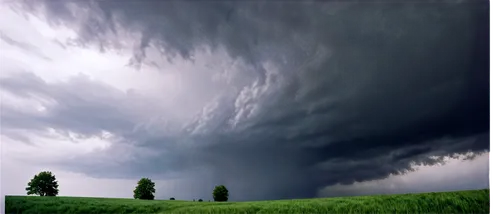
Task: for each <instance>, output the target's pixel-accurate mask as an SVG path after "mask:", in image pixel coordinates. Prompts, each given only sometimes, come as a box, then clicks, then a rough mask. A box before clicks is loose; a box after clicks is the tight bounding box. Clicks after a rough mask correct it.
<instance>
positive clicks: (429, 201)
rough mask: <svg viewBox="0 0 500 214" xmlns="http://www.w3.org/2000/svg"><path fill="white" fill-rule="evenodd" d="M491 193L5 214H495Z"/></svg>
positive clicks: (116, 202) (86, 203)
mask: <svg viewBox="0 0 500 214" xmlns="http://www.w3.org/2000/svg"><path fill="white" fill-rule="evenodd" d="M489 193H490V191H489V189H484V190H470V191H457V192H439V193H419V194H402V195H377V196H357V197H337V198H316V199H297V200H277V201H255V202H193V201H170V200H153V201H146V200H134V199H113V198H81V197H35V196H6V197H5V213H51V214H55V213H75V214H76V213H82V214H83V213H85V214H91V213H141V214H144V213H228V214H239V213H247V214H249V213H489V207H490V197H489Z"/></svg>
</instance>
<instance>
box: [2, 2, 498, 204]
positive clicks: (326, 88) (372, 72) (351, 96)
mask: <svg viewBox="0 0 500 214" xmlns="http://www.w3.org/2000/svg"><path fill="white" fill-rule="evenodd" d="M26 3H27V4H25V5H24V6H29V9H31V10H32V11H36V10H38V9H40V8H42V12H43V13H44V14H46V15H47V18H48V20H49V21H50V22H51V23H53V24H64V25H66V26H69V27H72V28H74V29H77V31H78V33H79V36H80V38H79V39H80V42H81V44H83V45H87V44H99V45H100V47H101V48H102V49H103V50H107V49H115V48H120V44H117V43H116V42H115V38H117V37H119V36H120V35H119V32H122V30H123V29H124V30H125V31H132V32H139V33H141V35H142V37H141V39H140V40H138V41H135V42H136V44H137V49H136V51H135V54H134V56H132V62H135V63H141V62H143V61H144V60H145V59H146V58H148V57H149V55H147V54H146V53H147V48H154V49H157V50H159V51H160V52H162V53H164V55H165V56H167V57H173V56H175V55H176V54H177V55H179V56H181V57H183V58H185V59H190V60H193V61H194V62H195V63H196V61H197V59H196V58H194V52H195V51H196V50H197V49H199V48H200V47H209V48H212V49H213V50H215V49H217V48H221V49H223V50H225V51H227V53H228V54H229V55H230V56H231V57H232V58H233V59H234V60H238V59H242V60H243V61H244V63H245V64H246V65H247V67H248V68H247V70H245V73H237V74H235V75H237V76H239V77H240V79H239V80H238V81H234V82H231V81H230V82H228V83H226V84H227V85H224V86H223V87H222V89H217V90H215V89H212V88H206V89H205V90H215V91H214V92H213V93H210V94H209V92H205V91H203V88H195V87H194V86H192V87H190V89H191V90H197V91H196V92H198V93H201V94H198V95H197V96H195V97H197V98H200V97H203V100H204V101H203V102H201V101H197V102H198V103H200V106H197V107H198V108H193V109H197V112H199V113H198V114H196V116H194V117H192V120H190V122H179V121H180V120H178V121H175V122H172V121H170V120H169V117H168V116H165V117H162V118H160V117H159V116H156V117H155V116H154V114H149V115H147V116H149V117H150V118H149V119H151V118H153V120H148V117H147V116H144V115H141V116H138V115H136V114H138V113H137V112H144V111H146V109H147V108H148V107H147V106H148V105H144V101H138V100H134V99H139V98H133V97H131V96H132V95H131V94H124V93H121V92H118V91H115V90H113V89H112V88H110V87H108V86H105V85H103V84H99V83H95V82H92V81H90V80H86V79H85V78H83V77H78V78H76V79H74V80H72V81H73V82H70V83H67V84H48V83H45V82H43V81H41V80H39V79H37V78H36V77H34V76H32V75H30V74H23V75H26V76H24V77H23V76H12V77H8V78H3V79H1V82H0V85H1V87H2V90H5V91H9V92H10V93H13V94H17V95H18V96H29V95H30V94H36V93H38V95H37V96H44V97H47V98H50V99H52V100H55V102H54V103H56V104H54V106H53V108H49V109H48V113H47V114H46V115H44V116H33V115H26V114H22V113H20V112H18V111H16V109H13V108H8V107H2V111H3V113H2V118H1V119H2V121H3V122H2V123H3V125H4V126H6V127H7V128H9V127H10V128H12V129H14V128H18V129H19V128H30V129H44V128H45V127H47V126H48V127H54V128H57V129H60V130H71V131H72V132H75V133H79V134H82V135H84V136H88V135H98V134H100V133H101V132H102V130H106V131H108V132H111V133H114V134H115V136H119V139H116V142H117V143H116V144H114V146H113V147H112V148H111V149H108V150H105V151H102V152H99V153H95V154H93V155H90V156H85V157H78V158H76V159H69V160H66V161H65V164H67V165H68V167H69V168H72V169H73V170H77V171H83V172H85V173H87V174H90V175H92V176H101V177H134V178H135V177H137V176H153V177H155V178H168V177H172V176H174V177H175V176H177V177H179V176H180V177H182V176H190V177H196V178H199V179H193V178H190V182H191V183H193V182H194V183H196V182H198V183H203V184H206V186H210V187H208V189H210V188H211V186H213V185H215V184H220V183H223V184H226V185H227V186H229V189H230V190H231V191H232V193H231V195H232V199H235V200H244V199H275V198H291V197H312V196H314V195H315V194H316V191H317V190H318V189H320V188H322V187H325V186H328V185H332V184H336V183H342V184H349V183H352V182H354V181H368V180H374V179H381V178H385V177H387V176H388V175H389V174H391V173H392V174H398V173H403V172H405V171H407V170H412V168H411V164H412V163H424V164H434V163H436V162H439V160H440V159H437V160H436V159H432V158H430V156H447V155H453V154H455V153H465V152H468V151H472V152H483V151H485V150H489V3H488V2H487V1H460V2H456V1H446V2H445V1H440V2H431V1H407V2H399V3H395V2H387V1H360V2H345V1H331V2H315V1H301V2H287V1H267V2H258V3H257V2H229V1H228V2H225V1H217V2H201V1H95V2H92V3H90V2H88V1H75V2H72V3H66V4H63V3H62V2H61V1H26ZM40 5H42V6H43V7H37V6H40ZM74 5H78V7H73V6H74ZM75 8H79V9H77V10H73V9H75ZM82 8H87V9H89V11H90V12H89V13H90V15H88V14H84V13H83V12H81V11H83V10H80V9H82ZM74 11H76V12H74ZM120 29H121V30H120ZM165 72H168V71H165ZM218 72H219V71H218ZM220 72H221V71H220ZM220 72H219V73H220ZM232 72H233V71H229V73H232ZM248 72H252V73H250V74H249V73H248ZM234 73H236V71H234ZM210 74H211V73H210ZM200 75H207V74H206V73H204V72H203V71H200ZM190 80H192V81H188V82H187V83H191V84H196V83H198V82H203V81H205V79H196V78H195V77H193V76H191V78H190ZM214 84H215V83H214ZM205 86H206V85H205ZM75 88H77V89H75ZM82 88H85V89H88V90H81V89H82ZM202 91H203V93H202ZM194 93H195V92H193V91H189V92H186V94H184V95H185V97H183V98H179V99H180V100H184V101H185V102H182V104H185V105H186V108H188V107H192V105H189V103H190V102H189V101H192V102H196V100H195V99H194V98H189V97H190V95H191V94H194ZM204 93H207V94H205V95H208V94H209V95H210V97H208V96H207V97H204V96H201V95H204ZM193 96H194V95H193ZM197 100H199V99H197ZM130 103H134V104H135V105H133V106H130ZM150 103H151V105H152V106H155V104H156V103H154V102H150ZM139 104H142V106H138V105H139ZM158 108H159V107H158ZM5 112H8V113H5ZM162 116H163V115H162ZM13 137H15V136H13ZM127 148H132V149H131V151H132V152H131V154H130V156H131V158H122V157H123V156H127V155H129V154H128V153H125V151H129V150H128V149H127ZM124 154H126V155H124ZM115 157H120V158H118V159H113V158H115ZM120 161H123V162H120ZM200 169H203V171H202V170H200ZM193 185H197V184H193Z"/></svg>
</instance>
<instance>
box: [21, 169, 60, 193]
mask: <svg viewBox="0 0 500 214" xmlns="http://www.w3.org/2000/svg"><path fill="white" fill-rule="evenodd" d="M58 188H59V185H58V184H57V180H56V176H55V175H53V174H52V172H49V171H43V172H40V173H38V175H35V176H34V177H33V179H31V181H30V182H28V187H26V191H27V192H28V195H39V196H56V195H57V194H59V189H58Z"/></svg>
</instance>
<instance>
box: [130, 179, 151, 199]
mask: <svg viewBox="0 0 500 214" xmlns="http://www.w3.org/2000/svg"><path fill="white" fill-rule="evenodd" d="M155 191H156V190H155V183H154V182H153V181H151V179H149V178H141V180H139V182H137V187H135V190H134V198H135V199H143V200H153V199H154V198H155V196H154V193H155Z"/></svg>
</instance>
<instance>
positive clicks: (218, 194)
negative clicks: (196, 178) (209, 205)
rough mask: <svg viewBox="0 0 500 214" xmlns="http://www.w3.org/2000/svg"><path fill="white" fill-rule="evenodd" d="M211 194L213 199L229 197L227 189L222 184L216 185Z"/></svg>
mask: <svg viewBox="0 0 500 214" xmlns="http://www.w3.org/2000/svg"><path fill="white" fill-rule="evenodd" d="M212 195H213V197H214V201H227V200H228V199H229V191H228V190H227V188H226V187H225V186H224V185H219V186H216V187H215V188H214V192H213V193H212Z"/></svg>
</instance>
